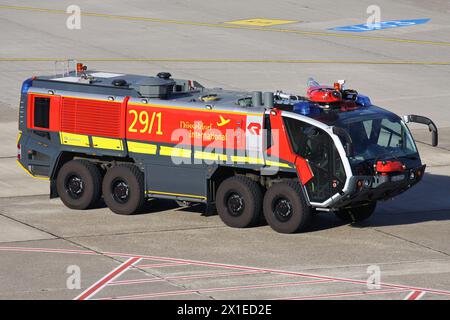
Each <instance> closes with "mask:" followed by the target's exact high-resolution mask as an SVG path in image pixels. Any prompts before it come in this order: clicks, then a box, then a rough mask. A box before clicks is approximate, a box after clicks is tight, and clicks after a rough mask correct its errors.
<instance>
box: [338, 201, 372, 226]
mask: <svg viewBox="0 0 450 320" xmlns="http://www.w3.org/2000/svg"><path fill="white" fill-rule="evenodd" d="M376 207H377V203H376V202H369V203H368V204H366V205H363V206H359V207H354V208H346V209H340V210H339V211H336V212H335V215H336V217H338V218H339V219H341V220H342V221H345V222H347V223H350V222H360V221H363V220H366V219H369V218H370V216H371V215H372V214H373V213H374V211H375V208H376Z"/></svg>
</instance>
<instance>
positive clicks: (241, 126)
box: [126, 104, 247, 149]
mask: <svg viewBox="0 0 450 320" xmlns="http://www.w3.org/2000/svg"><path fill="white" fill-rule="evenodd" d="M246 120H247V115H246V114H239V113H228V112H219V111H207V110H205V111H197V110H192V109H189V110H187V109H183V108H175V107H174V108H172V107H160V106H152V105H136V104H128V107H127V117H126V137H127V139H133V140H144V141H152V142H162V143H167V144H186V145H189V144H191V145H192V144H195V145H199V146H200V145H201V146H210V147H215V148H224V149H225V148H228V149H245V130H246Z"/></svg>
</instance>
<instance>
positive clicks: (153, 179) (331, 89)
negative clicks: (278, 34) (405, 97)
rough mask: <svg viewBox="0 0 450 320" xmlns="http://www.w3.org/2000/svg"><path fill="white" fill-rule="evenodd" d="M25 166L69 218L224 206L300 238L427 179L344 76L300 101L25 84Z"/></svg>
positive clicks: (224, 212) (21, 144) (116, 84)
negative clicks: (155, 204)
mask: <svg viewBox="0 0 450 320" xmlns="http://www.w3.org/2000/svg"><path fill="white" fill-rule="evenodd" d="M19 111H20V112H19V138H18V142H17V147H18V155H17V156H18V163H19V165H20V166H21V167H22V168H23V169H24V170H25V171H26V172H27V173H29V174H30V175H32V176H33V177H38V178H39V177H40V178H45V179H48V180H49V182H50V197H51V198H55V197H59V198H61V200H62V202H63V203H64V204H65V205H66V206H67V207H69V208H72V209H88V208H90V207H92V206H94V205H95V204H96V203H98V202H99V201H101V199H103V201H104V203H106V205H107V206H108V207H109V208H110V209H111V210H112V211H113V212H115V213H118V214H125V215H129V214H133V213H136V212H139V211H140V210H141V208H142V207H143V204H144V203H145V201H146V200H149V199H154V198H165V199H173V200H175V201H178V202H183V203H184V204H187V203H191V204H192V203H204V204H206V207H209V206H211V205H215V207H216V208H217V212H218V214H219V216H220V218H221V219H222V220H223V222H224V223H225V224H226V225H228V226H231V227H236V228H244V227H249V226H252V225H255V224H257V223H260V221H263V220H264V219H265V220H266V221H267V223H268V224H269V225H270V226H271V227H272V228H273V229H274V230H276V231H278V232H281V233H293V232H297V231H300V230H304V229H305V227H306V226H307V225H308V222H309V221H310V220H311V217H312V216H313V215H314V214H316V213H317V212H318V211H326V212H333V213H334V214H336V216H337V217H339V218H340V219H343V220H345V221H348V222H357V221H362V220H364V219H367V218H368V217H369V216H370V215H371V214H372V213H373V212H374V210H375V207H376V203H377V201H379V200H387V199H391V198H393V197H394V196H396V195H398V194H400V193H402V192H404V191H406V190H407V189H409V188H410V187H411V186H413V185H415V184H416V183H417V182H419V181H420V180H421V179H422V177H423V175H424V170H425V165H424V164H422V162H421V159H420V157H419V154H418V151H417V147H416V145H415V141H414V139H413V137H412V135H411V133H410V131H409V129H408V127H407V125H406V123H408V122H416V123H421V124H425V125H427V126H428V128H429V130H430V132H431V133H432V145H434V146H435V145H437V143H438V133H437V128H436V126H435V125H434V123H433V122H432V121H431V120H430V119H428V118H425V117H422V116H417V115H408V116H404V117H403V118H400V117H399V116H397V115H395V114H394V113H392V112H390V111H388V110H385V109H382V108H380V107H377V106H375V105H372V103H371V101H370V99H369V98H368V97H367V96H364V95H362V94H359V93H358V92H357V91H355V90H352V89H347V88H346V86H345V84H344V81H338V82H336V83H334V85H332V86H323V85H320V84H319V83H317V82H315V81H314V80H313V79H310V80H309V81H308V86H307V93H306V95H305V96H300V95H294V94H287V93H284V92H282V91H276V92H264V93H262V92H258V91H256V92H238V91H230V90H224V89H221V88H211V89H209V88H205V87H203V86H202V85H201V84H199V83H198V82H196V81H193V80H182V79H174V78H172V76H171V74H169V73H167V72H160V73H158V74H157V75H156V76H142V75H132V74H122V73H111V72H99V71H90V70H88V69H87V67H86V66H84V65H83V64H81V63H76V67H75V64H74V68H73V70H70V68H67V69H66V70H64V71H63V72H61V73H60V74H57V75H53V76H35V77H32V78H30V79H27V80H25V81H24V82H23V85H22V91H21V98H20V110H19Z"/></svg>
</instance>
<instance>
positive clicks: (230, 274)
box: [108, 266, 268, 286]
mask: <svg viewBox="0 0 450 320" xmlns="http://www.w3.org/2000/svg"><path fill="white" fill-rule="evenodd" d="M135 268H138V266H135ZM262 273H268V272H264V271H242V272H215V273H206V274H197V275H186V276H169V277H164V278H148V279H133V280H118V281H111V282H110V283H109V284H108V285H109V286H118V285H127V284H141V283H149V282H161V281H167V280H195V279H207V278H220V277H235V276H242V275H252V274H262Z"/></svg>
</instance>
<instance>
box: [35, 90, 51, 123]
mask: <svg viewBox="0 0 450 320" xmlns="http://www.w3.org/2000/svg"><path fill="white" fill-rule="evenodd" d="M33 126H34V127H38V128H45V129H48V128H49V127H50V98H43V97H35V98H34V113H33Z"/></svg>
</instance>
